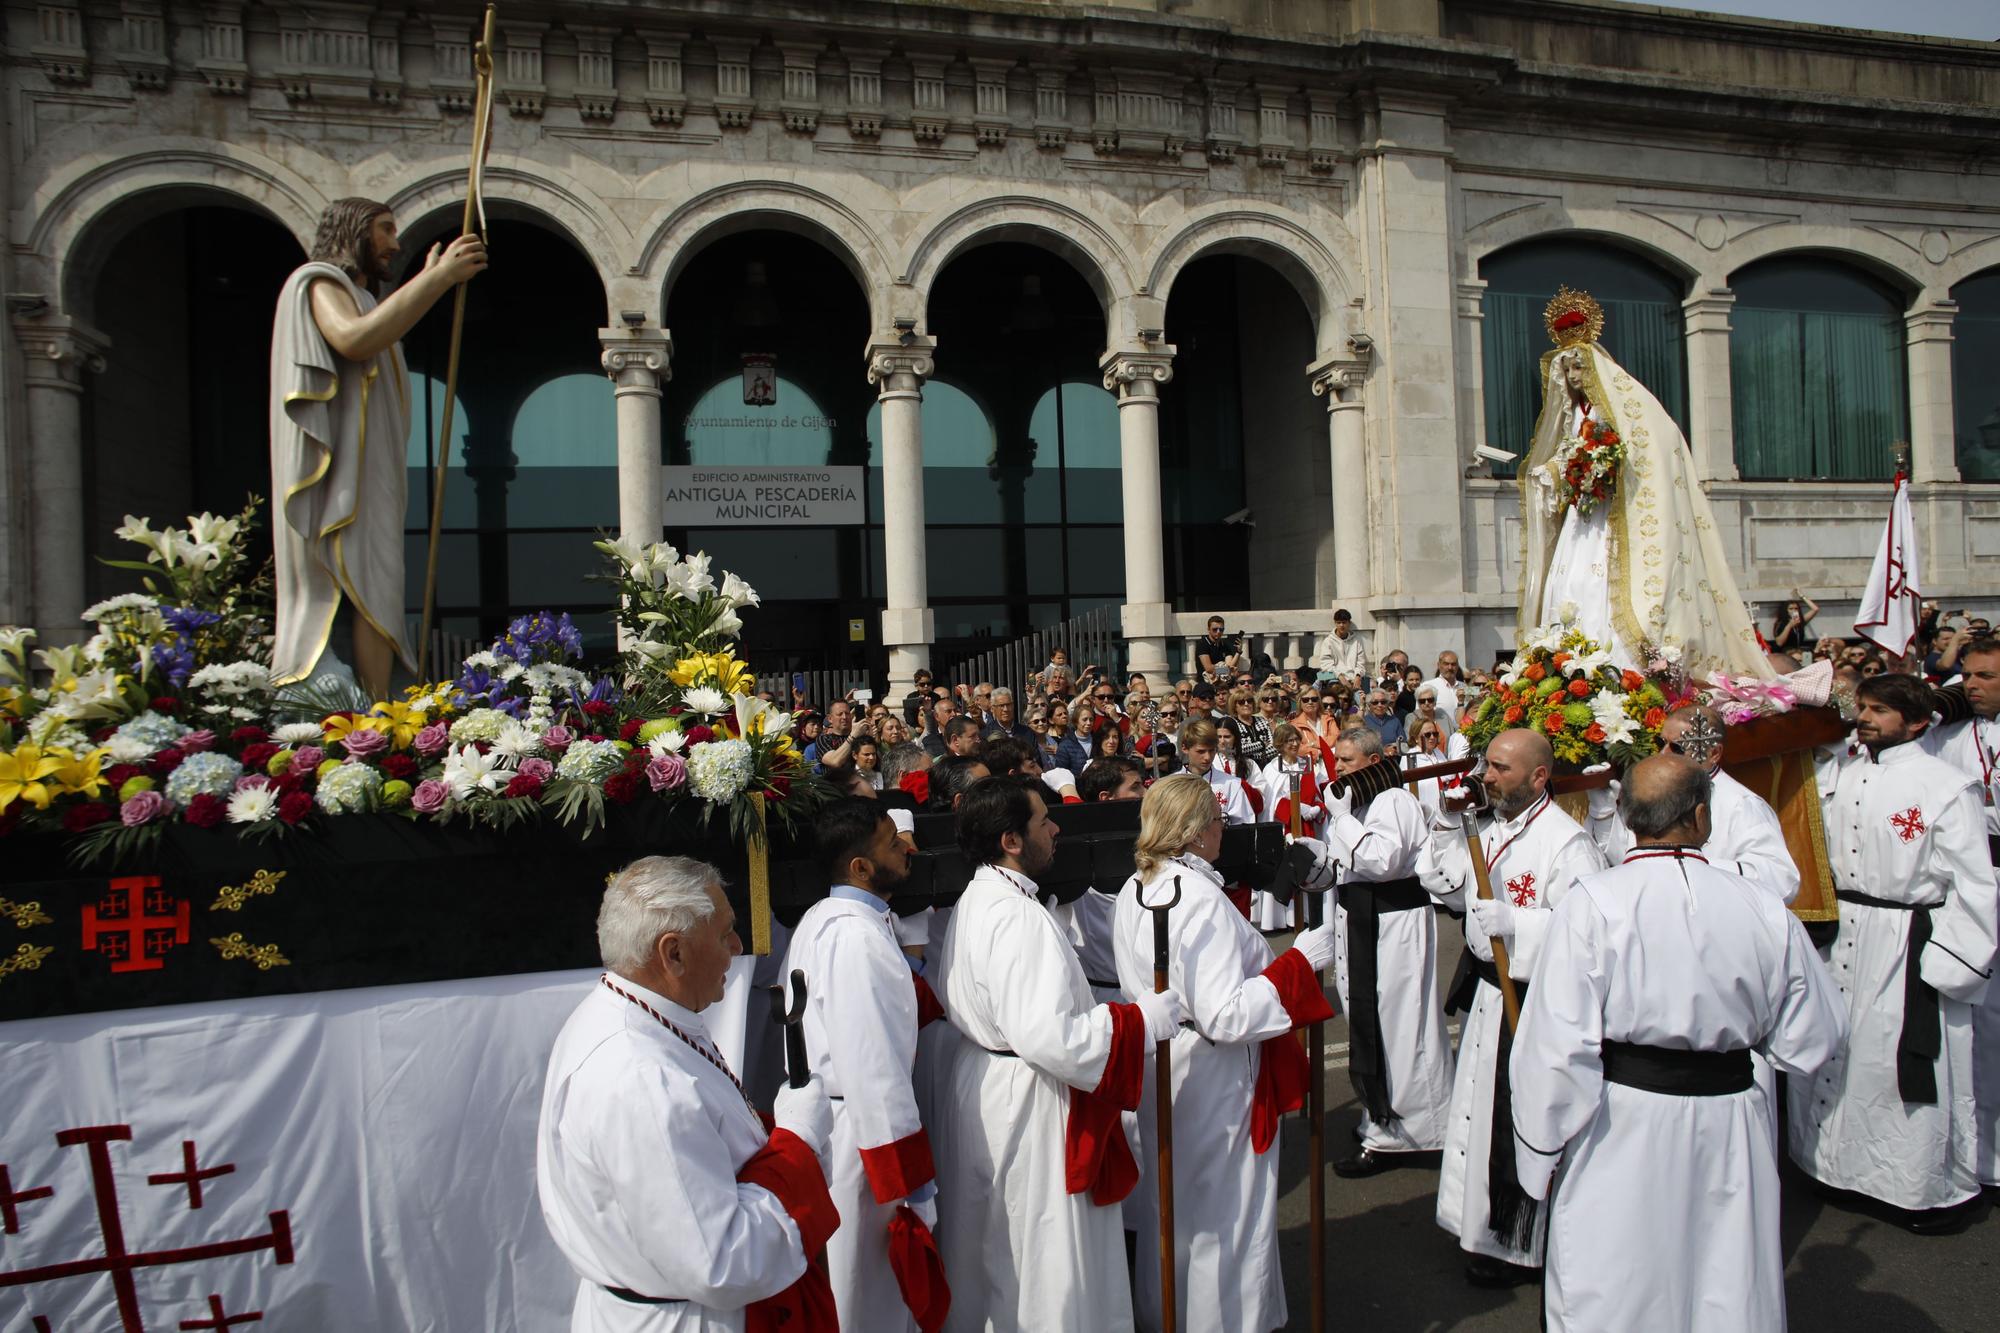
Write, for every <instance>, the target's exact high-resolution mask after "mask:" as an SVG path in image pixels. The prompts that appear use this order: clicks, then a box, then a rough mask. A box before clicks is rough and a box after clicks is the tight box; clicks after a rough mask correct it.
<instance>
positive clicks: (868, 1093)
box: [779, 796, 950, 1333]
mask: <svg viewBox="0 0 2000 1333" xmlns="http://www.w3.org/2000/svg"><path fill="white" fill-rule="evenodd" d="M814 833H815V837H816V840H817V842H818V846H819V852H820V858H821V861H822V863H823V864H824V865H825V866H826V870H827V878H828V880H829V881H830V883H831V885H832V888H831V889H830V890H829V892H828V894H827V896H826V897H825V898H823V899H821V900H820V901H819V902H816V903H814V904H813V905H812V906H811V907H810V908H808V909H807V910H806V914H805V916H804V917H802V918H800V920H799V924H798V927H797V929H795V930H794V931H793V932H792V942H791V948H790V949H789V950H788V951H787V952H786V955H785V965H784V968H783V970H782V971H780V973H779V976H781V977H790V976H791V974H792V972H793V970H794V969H797V970H798V971H801V972H803V973H804V974H805V981H806V1010H805V1019H804V1030H805V1041H806V1053H807V1058H808V1059H810V1060H811V1061H812V1068H813V1073H814V1075H815V1076H816V1077H817V1078H818V1079H819V1081H820V1083H821V1084H822V1085H824V1087H825V1088H826V1094H827V1096H828V1098H830V1099H831V1100H832V1102H833V1135H832V1140H831V1147H830V1148H829V1151H828V1157H827V1178H828V1187H829V1189H830V1190H831V1192H832V1195H833V1202H834V1206H835V1207H837V1208H838V1209H839V1210H840V1230H839V1231H837V1232H835V1233H834V1235H833V1239H832V1240H830V1241H828V1242H827V1247H826V1262H827V1276H828V1279H829V1281H830V1282H831V1283H832V1285H833V1299H834V1303H835V1305H836V1306H837V1307H838V1308H839V1310H840V1323H841V1327H843V1328H853V1329H863V1328H866V1329H881V1330H883V1333H895V1330H914V1329H916V1328H918V1327H919V1326H920V1324H921V1325H922V1326H924V1327H930V1328H936V1327H939V1326H940V1325H941V1324H942V1322H943V1315H944V1311H945V1310H946V1309H947V1308H948V1307H949V1305H950V1295H949V1293H948V1292H947V1291H945V1290H943V1289H942V1288H943V1284H942V1282H938V1281H933V1280H932V1279H933V1278H934V1277H935V1276H936V1275H935V1274H933V1273H932V1272H931V1271H930V1265H929V1263H928V1262H919V1261H920V1260H925V1259H926V1258H927V1253H926V1252H928V1255H934V1254H935V1245H934V1243H933V1241H932V1239H931V1232H932V1230H933V1228H935V1227H936V1225H937V1184H936V1175H937V1170H936V1167H935V1166H934V1164H933V1162H932V1158H931V1144H930V1136H929V1135H928V1134H926V1133H925V1132H924V1127H923V1125H922V1124H921V1123H920V1122H919V1120H918V1118H917V1101H916V1095H915V1093H914V1091H913V1090H912V1088H911V1082H910V1077H911V1069H912V1066H913V1065H914V1063H915V1061H916V1056H917V1029H918V1027H919V1025H920V1023H921V1022H922V1020H923V1018H924V1017H925V1012H924V1011H925V1010H928V1011H929V1016H931V1017H935V1016H936V1015H937V1002H936V1000H935V999H934V998H933V997H932V996H931V994H930V987H929V986H928V985H927V984H925V982H924V980H923V978H921V977H919V976H917V975H916V974H915V973H914V972H913V971H912V970H911V963H912V960H911V959H910V958H909V957H908V956H907V955H905V954H904V953H903V951H902V949H901V948H899V947H898V945H897V940H896V929H895V926H894V925H892V924H891V922H890V916H889V900H890V898H891V897H893V896H894V894H895V892H896V890H897V888H898V887H900V886H901V885H902V884H903V883H904V882H905V881H907V880H908V878H909V873H910V853H909V851H908V849H907V848H905V847H904V845H903V844H902V842H901V840H900V839H899V838H898V837H897V834H896V823H895V821H894V820H892V819H891V818H890V817H889V812H888V810H886V809H884V808H883V806H882V804H881V803H880V802H879V801H875V800H870V799H867V798H865V797H859V796H850V797H847V798H844V799H842V800H839V801H835V802H833V803H832V804H830V805H829V806H827V807H826V808H825V809H823V810H822V811H821V812H820V813H819V816H818V818H817V819H816V820H815V821H814ZM787 984H789V983H787ZM926 1002H927V1003H926ZM899 1263H900V1266H899ZM919 1306H920V1307H922V1308H921V1309H918V1308H917V1307H919Z"/></svg>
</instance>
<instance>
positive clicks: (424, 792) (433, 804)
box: [410, 778, 451, 815]
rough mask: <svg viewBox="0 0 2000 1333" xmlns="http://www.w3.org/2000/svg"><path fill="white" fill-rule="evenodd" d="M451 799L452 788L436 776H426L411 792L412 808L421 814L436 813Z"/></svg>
mask: <svg viewBox="0 0 2000 1333" xmlns="http://www.w3.org/2000/svg"><path fill="white" fill-rule="evenodd" d="M450 800H451V788H449V787H447V786H445V785H444V783H442V782H440V781H439V780H438V779H436V778H425V779H424V780H423V781H422V782H419V783H418V784H417V789H416V790H415V791H414V792H411V793H410V808H411V809H412V810H415V811H416V812H417V813H419V814H425V815H434V814H436V813H437V812H438V811H440V810H442V809H444V807H445V805H446V804H447V803H448V802H449V801H450Z"/></svg>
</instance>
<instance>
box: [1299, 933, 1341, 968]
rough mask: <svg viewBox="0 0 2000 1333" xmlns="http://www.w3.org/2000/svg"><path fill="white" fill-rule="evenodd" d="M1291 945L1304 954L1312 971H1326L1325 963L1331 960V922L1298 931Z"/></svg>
mask: <svg viewBox="0 0 2000 1333" xmlns="http://www.w3.org/2000/svg"><path fill="white" fill-rule="evenodd" d="M1292 947H1293V948H1294V949H1297V950H1298V951H1299V952H1300V953H1302V954H1304V955H1305V956H1306V961H1307V962H1308V963H1311V964H1312V970H1313V971H1315V972H1324V971H1326V966H1327V964H1328V963H1331V962H1332V961H1333V922H1331V921H1329V922H1327V923H1326V924H1325V925H1323V926H1314V927H1313V928H1312V929H1310V930H1302V931H1300V932H1299V933H1298V937H1297V938H1296V939H1294V940H1293V941H1292Z"/></svg>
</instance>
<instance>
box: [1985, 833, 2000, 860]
mask: <svg viewBox="0 0 2000 1333" xmlns="http://www.w3.org/2000/svg"><path fill="white" fill-rule="evenodd" d="M1986 859H1987V860H1989V861H1991V862H1992V863H1993V864H1994V865H1996V866H2000V833H1989V834H1987V835H1986Z"/></svg>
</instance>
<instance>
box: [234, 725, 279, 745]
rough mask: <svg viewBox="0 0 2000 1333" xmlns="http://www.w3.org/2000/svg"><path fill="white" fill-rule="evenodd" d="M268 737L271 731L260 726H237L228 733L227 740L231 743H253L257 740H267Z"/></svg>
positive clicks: (269, 737)
mask: <svg viewBox="0 0 2000 1333" xmlns="http://www.w3.org/2000/svg"><path fill="white" fill-rule="evenodd" d="M270 739H271V733H270V732H268V731H266V730H264V729H263V728H262V727H238V728H237V729H236V730H234V731H232V732H230V733H229V740H230V743H231V744H232V745H254V744H255V743H257V742H258V741H268V740H270Z"/></svg>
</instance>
